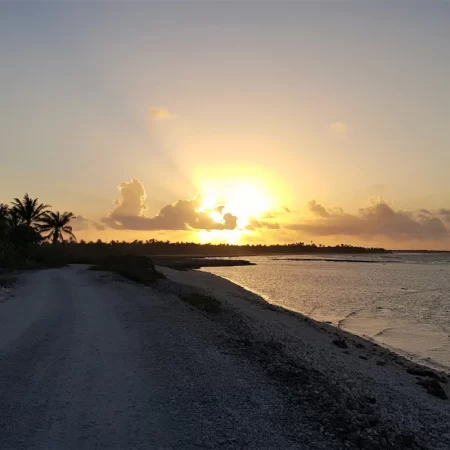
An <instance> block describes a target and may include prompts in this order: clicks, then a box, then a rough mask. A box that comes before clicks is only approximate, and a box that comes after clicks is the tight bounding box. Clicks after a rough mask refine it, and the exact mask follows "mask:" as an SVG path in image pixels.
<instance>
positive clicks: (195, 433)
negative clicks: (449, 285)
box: [0, 265, 450, 450]
mask: <svg viewBox="0 0 450 450" xmlns="http://www.w3.org/2000/svg"><path fill="white" fill-rule="evenodd" d="M158 270H159V271H160V272H161V273H163V274H164V275H165V277H166V278H165V279H161V278H159V279H157V280H154V281H152V282H151V283H139V282H136V281H131V280H129V279H126V278H123V277H122V276H121V275H118V274H117V273H112V272H105V271H99V270H96V271H92V270H89V266H81V265H73V266H70V267H64V268H59V269H51V270H41V271H31V272H22V273H16V274H15V275H14V277H15V280H14V281H10V282H9V283H8V284H7V286H6V285H5V283H3V281H2V283H3V285H4V288H3V289H2V290H0V296H1V301H0V313H1V314H0V324H1V327H0V337H1V339H0V362H1V365H0V381H1V383H0V386H2V388H1V389H0V401H1V404H2V411H3V413H2V418H1V419H0V426H1V427H2V429H4V430H5V432H4V433H3V435H2V445H3V448H6V449H9V448H11V449H13V448H14V449H21V448H30V447H33V446H34V447H37V448H86V449H88V448H89V449H91V448H111V447H112V446H114V445H120V446H121V447H122V448H129V447H133V448H136V449H141V448H142V449H144V448H146V449H148V448H155V449H156V448H167V449H180V450H181V449H183V450H184V449H194V448H225V449H241V448H247V449H255V450H256V449H267V450H269V449H299V450H312V449H313V450H314V449H317V450H333V449H336V450H339V449H343V448H346V449H369V450H370V449H372V450H376V449H392V450H394V449H405V450H406V449H439V450H444V449H448V448H450V433H449V429H448V423H449V421H450V402H449V400H448V398H447V397H448V394H449V389H448V377H447V375H446V374H445V373H442V372H438V371H431V370H429V369H427V368H425V367H424V366H420V365H417V364H415V363H413V362H412V361H409V360H407V359H405V358H403V357H401V356H399V355H397V354H395V353H393V352H391V351H389V350H388V349H386V348H384V347H381V346H379V345H377V344H375V343H373V342H370V341H367V340H365V339H363V338H360V337H357V336H354V335H351V334H349V333H346V332H344V331H342V330H338V329H337V328H335V327H333V326H331V325H328V324H325V323H321V322H316V321H314V320H311V319H309V318H307V317H306V316H303V315H301V314H298V313H294V312H292V311H288V310H285V309H283V308H281V307H279V306H275V305H272V304H269V303H267V302H266V301H265V300H264V299H263V298H261V297H259V296H257V295H255V294H254V293H251V292H249V291H246V290H245V289H243V288H242V287H240V286H238V285H236V284H234V283H232V282H230V281H228V280H225V279H223V278H220V277H217V276H214V275H212V274H209V273H205V272H201V271H198V270H184V271H179V270H174V269H170V268H166V267H158ZM2 283H0V284H2Z"/></svg>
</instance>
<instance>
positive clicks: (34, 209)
mask: <svg viewBox="0 0 450 450" xmlns="http://www.w3.org/2000/svg"><path fill="white" fill-rule="evenodd" d="M12 205H13V206H12V208H11V213H12V215H14V216H15V217H16V218H18V219H19V220H20V222H22V223H23V224H25V225H28V226H29V227H31V226H37V225H39V221H40V219H41V217H43V216H44V214H46V213H47V208H49V207H50V206H49V205H44V204H43V203H39V199H37V198H34V199H33V198H31V197H30V196H29V195H28V194H25V195H24V197H23V199H22V200H20V199H18V198H15V199H14V200H13V202H12Z"/></svg>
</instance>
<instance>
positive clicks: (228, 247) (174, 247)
mask: <svg viewBox="0 0 450 450" xmlns="http://www.w3.org/2000/svg"><path fill="white" fill-rule="evenodd" d="M69 245H71V246H73V247H74V248H73V250H74V251H75V252H77V250H79V251H83V250H84V251H87V252H90V251H94V250H95V249H101V248H103V249H105V248H110V249H116V250H117V251H119V252H120V253H129V254H136V255H148V256H159V255H186V256H229V257H233V256H258V255H286V254H287V255H299V254H317V253H321V254H331V253H334V254H369V253H391V251H390V250H386V249H384V248H378V247H359V246H353V245H348V244H339V245H334V246H326V245H322V244H315V243H313V242H311V243H310V244H305V243H304V242H296V243H293V244H272V245H264V244H245V245H232V244H211V243H207V244H199V243H195V242H169V241H159V240H156V239H149V240H147V241H141V240H136V241H133V242H125V241H122V242H119V241H111V242H108V243H106V242H102V241H100V240H98V241H96V242H85V241H80V242H79V243H73V244H69ZM100 251H101V250H100Z"/></svg>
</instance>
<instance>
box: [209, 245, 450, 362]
mask: <svg viewBox="0 0 450 450" xmlns="http://www.w3.org/2000/svg"><path fill="white" fill-rule="evenodd" d="M246 259H248V260H251V261H252V262H255V263H256V264H257V265H256V266H239V267H214V268H207V269H203V270H205V271H207V272H210V273H213V274H215V275H219V276H222V277H224V278H227V279H229V280H231V281H233V282H235V283H237V284H240V285H241V286H243V287H245V288H247V289H250V290H252V291H254V292H256V293H258V294H260V295H262V296H263V297H264V298H266V299H267V300H268V301H270V302H271V303H276V304H279V305H282V306H285V307H287V308H289V309H292V310H295V311H299V312H301V313H303V314H306V315H308V316H310V317H312V318H314V319H317V320H321V321H328V322H331V323H333V324H334V325H336V326H339V327H341V328H342V329H344V330H346V331H349V332H351V333H355V334H358V335H361V336H367V337H369V338H372V339H374V340H375V341H377V342H379V343H382V344H384V345H386V346H388V347H390V348H392V349H396V350H399V351H400V352H403V353H407V354H409V355H410V356H412V357H414V358H415V359H418V360H424V361H430V362H432V363H435V364H437V365H441V366H444V367H446V368H450V255H448V254H432V253H427V254H401V253H393V254H390V255H375V256H367V255H364V256H354V257H353V256H347V255H329V256H317V255H302V256H278V257H250V258H246Z"/></svg>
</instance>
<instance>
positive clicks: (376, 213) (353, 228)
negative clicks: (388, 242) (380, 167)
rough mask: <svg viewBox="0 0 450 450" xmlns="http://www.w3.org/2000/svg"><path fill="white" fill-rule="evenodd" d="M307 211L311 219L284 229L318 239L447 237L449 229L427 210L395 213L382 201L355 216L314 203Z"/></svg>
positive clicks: (449, 233) (363, 209)
mask: <svg viewBox="0 0 450 450" xmlns="http://www.w3.org/2000/svg"><path fill="white" fill-rule="evenodd" d="M309 210H310V212H311V213H312V215H313V218H312V219H311V220H308V221H305V222H303V223H297V224H291V225H288V226H286V228H288V229H291V230H300V231H304V232H306V233H308V234H312V235H317V236H332V235H346V236H354V235H365V236H370V235H371V236H376V235H384V236H388V237H390V238H393V239H411V238H420V239H436V238H448V237H450V230H449V229H448V228H447V227H446V226H445V224H444V223H443V222H442V220H441V219H439V218H438V217H436V216H435V215H433V214H432V213H431V212H430V211H428V210H421V211H418V212H417V213H415V212H405V211H395V210H394V209H392V208H391V207H390V206H389V205H387V204H386V203H384V202H382V201H380V202H377V203H374V204H372V205H370V206H368V207H366V208H361V209H360V210H359V212H358V214H347V213H345V212H344V211H343V210H342V209H341V208H335V209H325V208H324V207H323V206H322V205H319V204H318V203H316V202H315V201H312V202H310V203H309Z"/></svg>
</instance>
